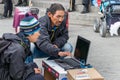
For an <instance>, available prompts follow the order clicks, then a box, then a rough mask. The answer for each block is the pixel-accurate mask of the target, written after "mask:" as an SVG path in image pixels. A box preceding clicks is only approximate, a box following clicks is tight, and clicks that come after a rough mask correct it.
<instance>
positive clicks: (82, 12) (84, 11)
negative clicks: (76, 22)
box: [81, 11, 89, 14]
mask: <svg viewBox="0 0 120 80" xmlns="http://www.w3.org/2000/svg"><path fill="white" fill-rule="evenodd" d="M84 13H89V11H82V12H81V14H84Z"/></svg>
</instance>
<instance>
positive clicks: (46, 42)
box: [36, 20, 60, 57]
mask: <svg viewBox="0 0 120 80" xmlns="http://www.w3.org/2000/svg"><path fill="white" fill-rule="evenodd" d="M39 22H40V27H41V31H40V34H41V35H40V37H39V38H38V40H37V42H36V45H37V47H38V48H39V49H40V50H42V51H43V52H45V53H47V54H49V55H51V56H55V57H58V52H59V51H60V49H59V48H55V47H54V45H53V44H52V43H51V41H50V36H49V34H48V31H47V28H46V24H47V23H46V21H45V20H39Z"/></svg>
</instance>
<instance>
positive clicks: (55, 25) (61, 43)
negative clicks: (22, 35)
mask: <svg viewBox="0 0 120 80" xmlns="http://www.w3.org/2000/svg"><path fill="white" fill-rule="evenodd" d="M39 22H40V28H41V30H40V32H41V36H40V37H39V38H38V40H37V41H36V42H35V49H34V54H33V57H34V58H40V57H49V58H48V59H55V58H60V57H65V56H71V53H70V52H72V49H73V47H72V45H71V44H70V43H67V41H68V39H69V36H68V28H67V27H66V16H65V9H64V7H63V6H62V5H61V4H58V3H54V4H51V6H50V8H48V9H47V11H46V14H45V16H43V17H41V18H40V19H39Z"/></svg>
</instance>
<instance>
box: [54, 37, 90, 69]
mask: <svg viewBox="0 0 120 80" xmlns="http://www.w3.org/2000/svg"><path fill="white" fill-rule="evenodd" d="M90 43H91V42H90V41H89V40H87V39H85V38H83V37H82V36H79V35H78V37H77V41H76V47H75V51H74V56H73V57H71V58H63V59H55V62H56V63H57V64H58V65H60V66H61V67H62V68H64V69H65V70H68V69H75V68H81V64H83V65H85V64H86V62H87V56H88V51H89V47H90Z"/></svg>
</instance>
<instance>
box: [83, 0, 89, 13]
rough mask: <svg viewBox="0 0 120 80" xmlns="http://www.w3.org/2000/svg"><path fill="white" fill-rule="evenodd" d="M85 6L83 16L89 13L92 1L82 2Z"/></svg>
mask: <svg viewBox="0 0 120 80" xmlns="http://www.w3.org/2000/svg"><path fill="white" fill-rule="evenodd" d="M82 4H83V6H84V7H83V11H82V12H81V13H82V14H84V13H89V5H90V0H82Z"/></svg>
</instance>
